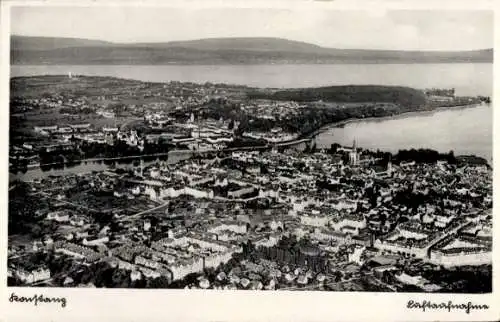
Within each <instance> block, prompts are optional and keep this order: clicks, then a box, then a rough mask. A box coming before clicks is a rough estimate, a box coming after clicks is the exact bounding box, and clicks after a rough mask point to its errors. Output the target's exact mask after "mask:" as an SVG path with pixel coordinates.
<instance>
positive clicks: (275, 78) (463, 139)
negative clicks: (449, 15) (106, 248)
mask: <svg viewBox="0 0 500 322" xmlns="http://www.w3.org/2000/svg"><path fill="white" fill-rule="evenodd" d="M68 72H72V73H73V75H88V76H112V77H120V78H129V79H137V80H142V81H152V82H167V81H183V82H196V83H203V82H212V83H229V84H240V85H248V86H256V87H286V88H290V87H314V86H327V85H346V84H354V85H361V84H374V85H400V86H409V87H414V88H419V89H424V88H430V87H439V88H451V87H453V88H455V89H456V93H457V95H464V96H466V95H471V96H476V95H484V96H492V92H493V64H490V63H485V64H360V65H351V64H349V65H230V66H229V65H214V66H198V65H189V66H178V65H167V66H140V65H132V66H107V65H93V66H53V65H50V66H11V77H14V76H33V75H56V74H67V73H68ZM492 122H493V114H492V107H490V106H480V107H475V108H467V109H453V110H446V111H438V112H434V113H426V114H419V115H413V116H411V117H396V118H394V119H384V120H376V121H368V122H367V121H361V122H355V123H349V124H347V125H345V126H344V127H342V128H331V129H329V130H327V131H325V132H323V133H321V134H320V135H319V136H318V137H317V139H316V142H317V144H318V146H321V147H329V146H330V145H331V144H332V143H340V144H346V145H350V144H352V141H353V140H354V139H356V140H357V142H358V146H360V147H364V148H370V149H374V150H376V149H380V150H385V151H392V152H396V151H397V150H398V149H405V148H406V149H410V148H420V147H422V148H431V149H435V150H439V151H440V152H448V151H450V150H454V152H455V154H456V155H458V154H477V155H478V156H481V157H484V158H486V159H487V160H488V161H490V160H491V157H492V141H493V140H492V136H493V124H492ZM100 166H104V165H99V168H100ZM32 171H39V170H32ZM39 172H41V171H39ZM28 173H31V171H28ZM26 175H27V174H26ZM26 175H24V176H23V177H26Z"/></svg>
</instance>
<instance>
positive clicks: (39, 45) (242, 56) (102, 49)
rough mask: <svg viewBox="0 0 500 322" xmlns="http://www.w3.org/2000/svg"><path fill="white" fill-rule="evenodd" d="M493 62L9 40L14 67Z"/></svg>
mask: <svg viewBox="0 0 500 322" xmlns="http://www.w3.org/2000/svg"><path fill="white" fill-rule="evenodd" d="M465 62H486V63H489V62H493V49H484V50H476V51H460V52H434V51H426V52H424V51H395V50H392V51H391V50H363V49H335V48H325V47H320V46H317V45H313V44H309V43H305V42H298V41H291V40H286V39H280V38H213V39H200V40H191V41H173V42H166V43H135V44H119V43H110V42H105V41H98V40H88V39H73V38H44V37H25V36H12V37H11V63H12V64H20V65H21V64H32V65H36V64H49V65H50V64H60V65H72V64H75V65H78V64H83V65H84V64H111V65H112V64H150V65H164V64H286V63H307V64H327V63H328V64H355V63H465Z"/></svg>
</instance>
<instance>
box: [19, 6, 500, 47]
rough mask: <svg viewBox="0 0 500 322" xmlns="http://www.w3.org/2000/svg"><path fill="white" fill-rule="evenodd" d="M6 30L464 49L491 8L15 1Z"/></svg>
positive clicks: (489, 33) (134, 38)
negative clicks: (237, 6)
mask: <svg viewBox="0 0 500 322" xmlns="http://www.w3.org/2000/svg"><path fill="white" fill-rule="evenodd" d="M11 33H12V34H17V35H28V36H47V37H49V36H50V37H78V38H89V39H100V40H107V41H112V42H166V41H172V40H188V39H200V38H209V37H280V38H287V39H291V40H299V41H305V42H310V43H314V44H317V45H321V46H326V47H337V48H367V49H372V48H373V49H407V50H468V49H480V48H491V47H493V13H492V12H491V11H435V10H433V11H386V12H383V11H380V12H368V11H344V10H318V9H314V10H309V11H298V10H286V9H234V8H217V9H213V8H211V9H198V10H195V9H181V8H165V7H163V8H152V7H149V8H145V7H141V8H138V7H87V8H69V7H46V6H45V7H14V8H12V15H11Z"/></svg>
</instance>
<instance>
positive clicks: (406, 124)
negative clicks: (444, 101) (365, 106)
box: [316, 105, 493, 162]
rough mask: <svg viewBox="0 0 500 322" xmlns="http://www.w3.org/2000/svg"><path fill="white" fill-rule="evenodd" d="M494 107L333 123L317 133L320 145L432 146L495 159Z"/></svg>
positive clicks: (387, 148) (393, 148) (390, 149)
mask: <svg viewBox="0 0 500 322" xmlns="http://www.w3.org/2000/svg"><path fill="white" fill-rule="evenodd" d="M492 113H493V108H492V106H490V105H480V106H476V107H468V108H458V109H450V110H441V111H436V112H425V113H418V114H416V113H415V114H412V115H411V116H404V115H401V116H396V117H393V118H384V119H381V120H369V121H355V122H350V123H347V124H345V125H344V126H342V127H332V128H329V129H327V130H325V131H323V132H322V133H320V134H319V135H318V136H317V137H316V145H317V146H318V147H322V148H329V147H330V145H331V144H332V143H334V142H335V143H339V144H341V145H349V146H350V145H352V143H353V140H356V143H357V145H358V146H359V147H362V148H366V149H370V150H377V149H380V150H381V151H388V152H393V153H395V152H397V151H398V150H400V149H409V148H415V149H418V148H428V149H433V150H437V151H439V152H444V153H447V152H449V151H450V150H453V151H454V153H455V155H460V154H474V155H477V156H480V157H483V158H485V159H486V160H487V161H488V162H491V159H492V154H493V117H492V116H493V114H492Z"/></svg>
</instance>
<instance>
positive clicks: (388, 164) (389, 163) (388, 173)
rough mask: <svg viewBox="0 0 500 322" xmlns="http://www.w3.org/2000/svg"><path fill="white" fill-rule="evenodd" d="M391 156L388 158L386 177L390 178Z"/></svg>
mask: <svg viewBox="0 0 500 322" xmlns="http://www.w3.org/2000/svg"><path fill="white" fill-rule="evenodd" d="M391 159H392V155H390V156H389V162H387V175H388V176H391V174H392V161H391Z"/></svg>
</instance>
